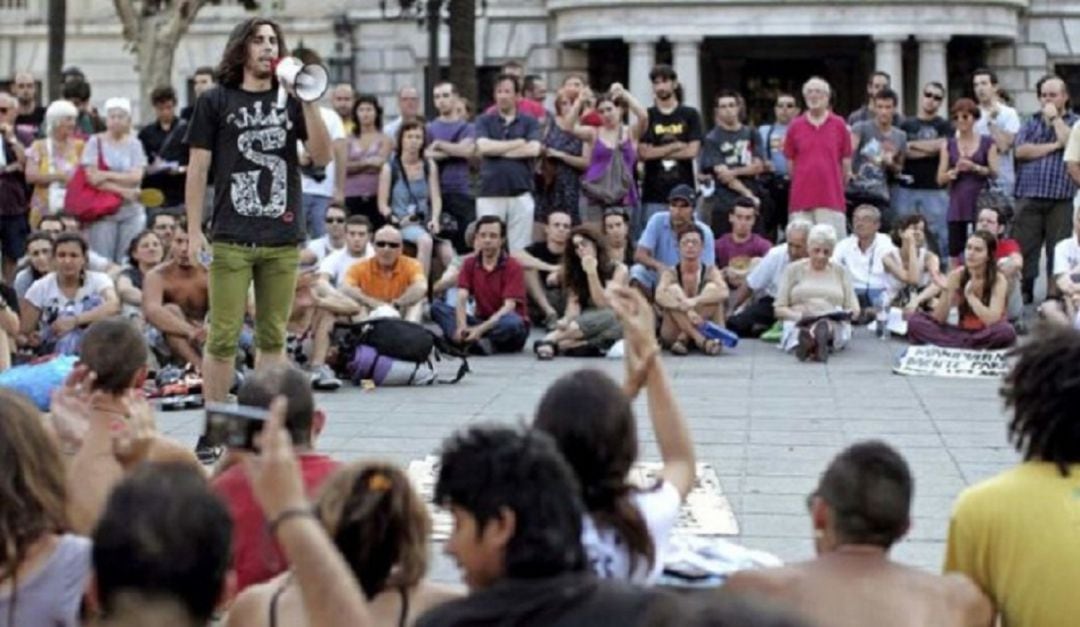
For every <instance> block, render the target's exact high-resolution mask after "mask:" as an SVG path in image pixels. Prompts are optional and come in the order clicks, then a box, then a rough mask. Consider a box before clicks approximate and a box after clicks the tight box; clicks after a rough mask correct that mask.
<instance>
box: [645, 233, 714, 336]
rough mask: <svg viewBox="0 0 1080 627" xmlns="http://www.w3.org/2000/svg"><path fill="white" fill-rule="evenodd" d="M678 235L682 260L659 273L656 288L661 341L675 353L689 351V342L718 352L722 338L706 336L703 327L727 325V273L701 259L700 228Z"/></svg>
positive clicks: (702, 239)
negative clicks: (725, 275)
mask: <svg viewBox="0 0 1080 627" xmlns="http://www.w3.org/2000/svg"><path fill="white" fill-rule="evenodd" d="M678 238H679V262H678V263H676V264H675V267H674V268H669V269H667V270H665V271H664V273H663V274H661V275H660V284H659V285H657V287H656V304H657V306H658V307H659V308H660V311H661V313H662V315H663V318H662V321H661V323H660V341H661V342H662V343H663V344H664V345H665V346H667V347H668V350H670V351H671V352H672V353H673V354H675V355H685V354H687V353H688V352H689V350H690V346H689V345H693V346H694V347H696V348H698V350H700V351H701V352H703V353H705V354H706V355H719V354H720V351H721V349H722V346H721V344H720V340H718V339H716V338H709V337H706V336H705V334H704V333H702V331H701V326H702V325H704V324H705V323H706V322H712V323H715V324H719V325H721V326H723V324H724V305H725V303H726V302H727V298H728V288H727V284H726V283H725V282H724V275H723V273H721V272H720V270H718V269H717V268H716V266H712V265H707V264H706V263H705V262H704V261H702V251H703V250H704V249H705V247H706V246H707V243H706V240H705V237H704V234H703V233H702V231H701V228H700V227H697V226H694V225H689V226H686V227H683V228H682V230H680V231H679V233H678Z"/></svg>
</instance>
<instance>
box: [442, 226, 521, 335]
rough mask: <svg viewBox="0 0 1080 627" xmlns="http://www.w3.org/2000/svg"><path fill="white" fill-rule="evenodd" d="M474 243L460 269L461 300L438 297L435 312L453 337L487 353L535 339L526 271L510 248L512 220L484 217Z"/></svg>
mask: <svg viewBox="0 0 1080 627" xmlns="http://www.w3.org/2000/svg"><path fill="white" fill-rule="evenodd" d="M473 244H474V246H475V248H476V253H475V254H473V255H471V256H469V257H466V258H465V260H464V262H463V263H462V266H461V272H460V274H459V275H458V286H457V303H456V304H455V305H454V306H453V307H451V306H450V305H448V304H446V303H445V302H443V301H436V302H434V303H432V305H431V318H432V320H434V322H435V324H437V325H439V328H440V329H442V332H443V335H444V336H445V337H446V338H447V339H448V340H450V341H452V342H457V343H459V344H463V345H466V346H474V347H475V350H476V351H478V352H480V353H481V354H490V353H492V352H500V353H516V352H518V351H520V350H521V349H522V348H523V347H524V346H525V342H526V340H528V339H529V318H528V314H527V313H526V305H525V300H526V296H525V273H524V271H523V270H522V268H521V264H519V263H518V261H517V259H515V258H514V257H512V256H511V255H510V254H509V253H507V252H506V247H505V244H506V223H505V222H503V221H502V220H501V219H500V218H499V217H498V216H492V215H486V216H482V217H480V218H479V219H478V220H477V223H476V235H475V236H474V238H473ZM470 298H471V299H472V301H473V305H474V307H473V313H469V308H468V304H469V299H470Z"/></svg>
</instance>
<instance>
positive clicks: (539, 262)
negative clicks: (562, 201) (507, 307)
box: [515, 208, 571, 331]
mask: <svg viewBox="0 0 1080 627" xmlns="http://www.w3.org/2000/svg"><path fill="white" fill-rule="evenodd" d="M570 227H571V220H570V214H569V213H567V212H566V211H565V210H564V209H559V208H555V209H552V210H551V212H550V213H549V214H548V217H547V223H546V224H544V239H543V241H539V242H533V243H532V244H529V245H528V246H526V247H525V250H524V251H522V252H521V253H519V254H517V255H515V258H516V259H517V260H518V261H519V262H521V265H522V267H523V268H524V269H525V287H526V289H527V290H528V292H529V318H530V319H531V320H532V322H533V324H536V325H542V326H544V327H546V328H547V330H548V331H552V330H554V329H555V324H556V323H557V322H558V321H559V318H560V317H561V316H562V314H563V311H564V310H565V309H566V297H565V296H564V294H563V285H562V284H561V283H562V259H563V254H564V253H565V252H566V246H567V243H568V242H569V240H570Z"/></svg>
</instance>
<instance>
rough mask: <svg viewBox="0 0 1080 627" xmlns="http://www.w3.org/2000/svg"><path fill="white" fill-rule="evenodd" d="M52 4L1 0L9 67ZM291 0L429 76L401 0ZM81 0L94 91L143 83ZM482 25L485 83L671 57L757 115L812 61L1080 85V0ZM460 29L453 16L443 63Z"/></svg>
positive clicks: (285, 1)
mask: <svg viewBox="0 0 1080 627" xmlns="http://www.w3.org/2000/svg"><path fill="white" fill-rule="evenodd" d="M233 2H235V0H222V3H221V4H220V5H214V6H207V7H205V8H204V9H203V10H202V12H201V13H200V15H199V19H198V20H197V22H196V23H195V24H194V25H193V26H192V28H191V30H190V32H189V34H188V35H187V37H186V38H185V39H184V40H183V41H182V42H181V44H180V46H179V49H178V50H177V55H176V63H175V67H174V75H173V77H174V81H173V82H174V86H176V87H177V88H178V91H179V92H180V93H181V100H186V98H187V97H188V96H187V90H186V89H184V87H185V84H186V81H188V80H189V78H190V76H191V74H192V72H193V71H194V70H195V68H197V67H199V66H201V65H213V64H215V63H216V62H217V60H218V58H219V56H220V53H221V49H222V47H223V45H224V42H225V39H226V37H227V34H228V32H229V30H230V28H231V27H232V26H233V25H234V24H235V23H236V22H237V21H238V20H239V19H242V18H243V17H245V16H246V15H247V14H246V13H245V12H244V10H243V9H242V8H241V7H239V6H237V5H236V4H233ZM479 4H480V3H478V5H479ZM45 5H46V0H0V82H3V81H5V80H7V79H10V78H11V77H12V76H13V74H14V73H15V72H16V71H18V70H23V69H29V70H32V71H34V72H35V73H37V75H38V76H40V75H41V74H42V73H43V72H44V70H45V63H46V42H45V24H44V17H45V14H44V10H45ZM277 5H278V8H277V9H276V10H275V11H274V12H273V13H272V14H273V15H274V16H275V17H277V18H278V19H280V21H281V22H282V23H283V24H284V25H285V28H286V36H287V41H288V43H289V45H291V46H296V45H297V44H299V43H302V44H303V45H304V46H305V47H308V48H312V49H314V50H316V51H318V52H320V53H321V54H322V55H323V56H324V57H326V58H327V59H328V60H329V61H330V62H331V63H332V65H333V67H332V71H334V72H336V73H337V74H338V75H340V76H343V77H346V78H351V79H352V80H353V81H354V82H355V84H356V85H357V86H358V88H359V89H360V90H361V91H365V92H370V93H375V94H378V95H380V96H382V97H383V102H384V103H385V105H386V108H387V113H388V114H393V113H395V108H396V105H395V102H394V98H393V94H394V92H395V91H396V90H397V89H398V88H400V87H402V86H404V85H416V86H421V85H423V83H424V76H425V71H426V68H427V67H428V59H427V37H426V33H425V32H424V31H423V30H422V29H421V28H419V27H418V25H417V22H416V21H415V20H409V19H399V18H398V15H397V14H398V12H399V3H398V0H386V1H385V2H384V4H382V5H380V4H379V2H378V0H330V1H329V2H303V1H302V0H277ZM68 6H69V8H68V18H69V27H68V43H67V63H68V64H75V65H78V66H80V67H81V68H82V69H83V70H84V72H85V73H86V74H87V76H88V77H89V79H90V81H91V82H92V85H93V87H94V90H95V93H94V98H93V99H94V101H95V102H98V101H103V100H104V99H105V98H107V97H110V96H114V95H124V96H128V97H134V98H135V99H138V97H139V94H137V91H138V89H137V85H138V81H137V77H136V74H135V72H134V70H133V67H132V63H133V57H132V55H130V54H129V53H128V52H126V51H125V50H124V47H123V42H122V40H121V38H120V26H119V24H118V21H117V19H116V17H115V14H114V12H113V4H112V2H111V1H110V0H69V2H68ZM476 38H477V42H476V55H477V59H476V61H477V65H478V68H480V79H481V85H484V84H485V81H486V80H489V79H490V76H491V75H492V74H493V73H494V72H495V70H496V69H497V67H498V65H499V64H501V63H503V62H505V61H507V60H511V59H513V60H518V61H521V62H523V63H524V65H525V66H526V67H527V70H528V71H529V72H530V73H536V74H540V75H542V76H544V77H545V78H546V79H547V80H548V83H549V84H558V82H559V81H561V79H562V77H564V76H565V75H566V74H568V73H571V72H579V73H586V74H588V75H589V77H590V79H591V80H592V82H593V83H594V84H596V85H599V86H600V87H605V86H606V85H607V84H609V83H610V82H611V81H614V80H618V81H622V82H625V83H626V84H628V86H629V87H630V89H631V90H632V91H633V92H634V93H636V94H637V95H639V96H640V97H645V98H647V97H648V94H649V85H648V71H649V68H650V67H651V66H652V65H653V64H654V63H656V62H658V61H663V62H668V63H671V64H672V65H674V66H675V68H676V70H677V71H678V73H679V76H680V81H681V83H682V85H683V88H684V91H685V100H686V101H687V102H688V103H691V104H694V105H696V106H699V107H700V106H702V105H707V104H708V102H707V101H708V99H709V96H711V94H713V93H714V92H715V91H716V90H718V89H720V88H734V89H738V90H740V91H741V92H742V93H744V94H745V95H746V97H747V101H748V104H749V107H750V110H751V113H752V114H755V115H756V114H763V113H764V112H765V111H766V110H767V104H768V102H769V100H770V99H771V98H772V97H773V95H774V94H775V93H776V92H777V91H780V90H792V89H798V86H799V85H801V83H802V82H803V81H804V80H805V79H806V78H807V77H808V76H810V75H812V74H818V75H822V76H824V77H825V78H826V79H828V80H829V81H830V82H831V83H832V84H833V85H834V91H835V93H836V106H837V109H839V110H841V111H844V110H847V109H853V108H855V107H857V106H859V104H860V100H861V98H862V97H863V86H864V83H865V79H866V76H867V75H868V74H869V72H871V71H872V70H874V69H881V70H885V71H887V72H889V73H890V74H891V75H892V76H893V85H894V88H897V91H899V92H900V93H901V94H903V96H904V99H903V100H904V102H903V103H902V108H904V109H906V110H909V111H910V110H912V109H913V107H914V104H915V102H916V98H917V91H918V88H919V87H920V85H921V84H922V83H924V82H926V81H928V80H938V81H941V82H942V83H945V84H946V85H947V86H948V88H949V93H950V96H951V97H952V98H956V97H959V96H961V95H966V94H968V93H969V91H970V87H969V84H968V83H969V81H968V75H969V74H970V71H971V70H972V69H974V68H975V67H978V66H981V65H986V66H988V67H991V68H992V69H994V70H996V71H997V73H998V75H999V77H1000V80H1001V83H1002V85H1003V86H1004V87H1005V89H1006V90H1007V91H1008V93H1009V94H1010V95H1011V97H1012V99H1013V100H1014V102H1015V104H1016V105H1017V107H1018V108H1019V109H1020V110H1021V111H1022V112H1031V111H1033V110H1034V109H1035V108H1036V106H1037V102H1036V97H1035V91H1034V85H1035V81H1037V80H1038V78H1039V76H1041V75H1043V74H1045V73H1046V72H1048V71H1057V72H1059V73H1061V74H1063V75H1064V76H1065V77H1066V79H1067V80H1068V81H1069V82H1070V85H1071V87H1072V90H1073V93H1074V95H1076V96H1077V98H1078V99H1080V0H962V1H961V0H887V1H886V0H832V1H830V2H827V3H825V2H820V1H818V0H669V1H668V2H665V3H663V4H658V3H654V2H648V1H646V0H487V4H486V6H485V7H484V8H483V10H482V12H481V13H480V15H479V16H478V17H477V21H476ZM447 40H448V33H447V31H446V27H445V26H444V27H443V29H442V37H441V43H442V49H441V51H440V62H441V65H442V66H445V64H446V63H447V57H448V48H447ZM484 95H485V94H481V96H482V100H483V96H484Z"/></svg>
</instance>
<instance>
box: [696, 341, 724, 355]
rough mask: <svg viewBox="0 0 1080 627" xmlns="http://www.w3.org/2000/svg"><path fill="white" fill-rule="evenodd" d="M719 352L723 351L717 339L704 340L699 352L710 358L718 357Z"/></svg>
mask: <svg viewBox="0 0 1080 627" xmlns="http://www.w3.org/2000/svg"><path fill="white" fill-rule="evenodd" d="M721 350H723V346H722V345H721V344H720V340H717V339H712V338H710V339H708V340H705V343H704V344H703V345H702V346H701V352H703V353H705V354H706V355H709V356H710V357H715V356H717V355H719V354H720V351H721Z"/></svg>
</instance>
